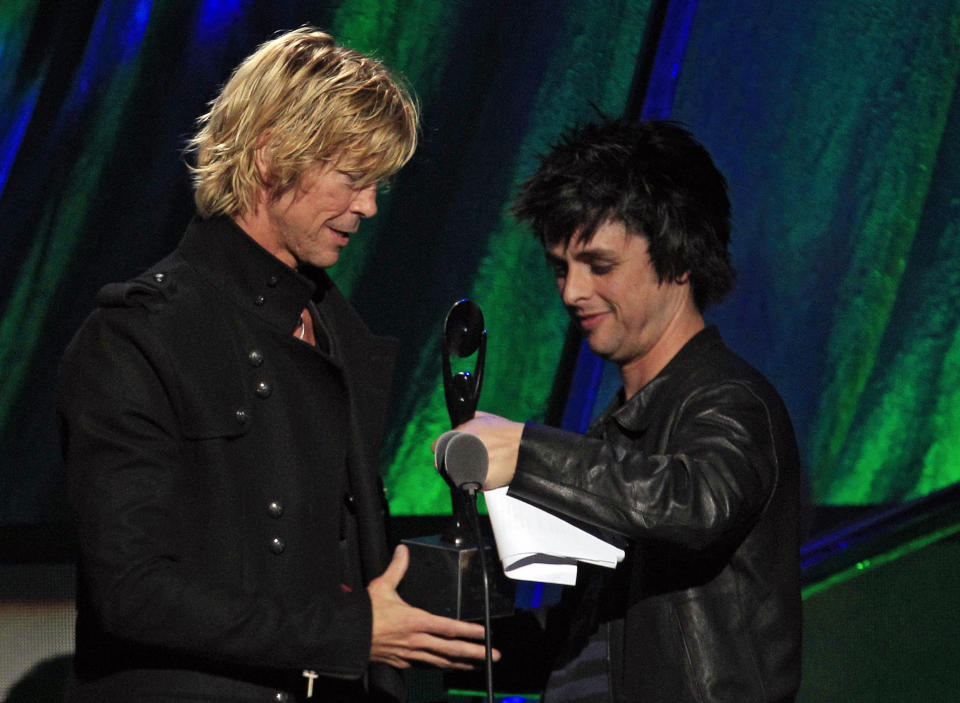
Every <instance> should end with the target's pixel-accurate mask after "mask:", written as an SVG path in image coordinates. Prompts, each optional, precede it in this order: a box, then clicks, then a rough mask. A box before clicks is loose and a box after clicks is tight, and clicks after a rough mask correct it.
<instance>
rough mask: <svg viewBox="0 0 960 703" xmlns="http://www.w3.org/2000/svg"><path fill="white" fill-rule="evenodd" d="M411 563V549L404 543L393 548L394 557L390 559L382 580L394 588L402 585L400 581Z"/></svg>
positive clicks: (381, 576)
mask: <svg viewBox="0 0 960 703" xmlns="http://www.w3.org/2000/svg"><path fill="white" fill-rule="evenodd" d="M409 565H410V551H409V550H408V549H407V547H406V546H405V545H403V544H398V545H397V548H396V549H395V550H393V559H391V560H390V564H389V565H388V566H387V568H386V570H385V571H384V572H383V574H381V575H380V578H381V580H382V581H383V582H384V583H385V584H386V585H388V586H390V587H391V588H393V589H394V590H396V588H397V586H399V585H400V581H402V580H403V576H404V574H406V573H407V567H408V566H409Z"/></svg>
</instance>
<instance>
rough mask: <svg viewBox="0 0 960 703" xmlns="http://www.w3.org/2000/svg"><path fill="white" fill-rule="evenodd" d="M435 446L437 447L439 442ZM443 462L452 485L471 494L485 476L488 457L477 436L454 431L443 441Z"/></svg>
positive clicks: (481, 483) (480, 484)
mask: <svg viewBox="0 0 960 703" xmlns="http://www.w3.org/2000/svg"><path fill="white" fill-rule="evenodd" d="M437 446H438V448H439V446H440V445H439V442H438V444H437ZM443 464H444V467H445V469H446V471H447V475H448V476H449V477H450V480H451V481H452V483H453V485H455V486H456V487H457V488H459V489H460V490H463V491H467V492H468V493H470V494H473V493H474V492H475V491H477V490H479V489H480V487H481V486H483V481H484V479H486V478H487V468H488V467H489V464H490V457H489V456H488V455H487V448H486V446H484V444H483V440H481V439H480V438H479V437H477V436H476V435H473V434H470V433H469V432H456V433H454V436H453V437H451V438H450V439H449V440H448V441H447V442H446V443H445V449H444V454H443Z"/></svg>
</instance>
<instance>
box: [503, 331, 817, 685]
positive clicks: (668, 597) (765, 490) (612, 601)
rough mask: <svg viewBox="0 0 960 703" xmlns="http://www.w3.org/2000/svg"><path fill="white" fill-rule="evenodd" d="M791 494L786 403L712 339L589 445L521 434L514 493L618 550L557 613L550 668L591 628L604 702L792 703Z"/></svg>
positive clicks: (561, 435) (795, 567)
mask: <svg viewBox="0 0 960 703" xmlns="http://www.w3.org/2000/svg"><path fill="white" fill-rule="evenodd" d="M621 393H622V391H621ZM799 485H800V466H799V458H798V455H797V448H796V441H795V439H794V434H793V429H792V426H791V423H790V419H789V417H788V415H787V412H786V410H785V408H784V406H783V403H782V402H781V400H780V398H779V396H778V395H777V393H776V391H775V390H774V389H773V387H772V386H771V385H770V384H769V383H768V382H767V381H766V379H764V378H763V376H761V375H760V374H759V373H758V372H757V371H756V370H755V369H753V368H752V367H751V366H750V365H749V364H747V363H746V362H744V361H743V360H742V359H740V358H739V357H738V356H737V355H735V354H734V353H733V352H731V351H730V350H729V349H727V347H726V346H725V345H724V343H723V341H722V340H721V338H720V335H719V333H718V332H717V330H716V329H715V328H712V327H708V328H707V329H705V330H704V331H702V332H700V333H699V334H698V335H696V336H695V337H694V338H693V339H692V340H690V342H688V343H687V344H686V345H685V346H684V347H683V349H681V351H680V352H679V353H678V354H677V355H676V356H675V357H674V358H673V359H672V360H671V361H670V363H669V364H668V365H667V366H666V367H665V368H664V369H663V371H662V372H661V373H660V374H659V375H658V376H657V377H656V378H655V379H654V380H652V381H651V382H650V383H649V384H647V385H646V386H645V387H644V388H643V389H641V390H640V392H639V393H637V394H636V395H635V396H634V397H633V398H631V399H630V400H629V401H628V402H626V403H625V404H624V403H622V399H618V400H617V401H615V402H614V403H613V404H611V406H610V407H609V408H608V409H607V410H606V411H605V412H604V413H603V414H602V415H601V416H600V417H599V418H598V419H597V420H596V421H595V422H594V423H593V424H592V425H591V427H590V429H589V430H588V432H587V434H586V436H583V435H578V434H574V433H569V432H563V431H560V430H556V429H552V428H548V427H543V426H538V425H533V424H528V425H527V427H526V428H525V430H524V434H523V440H522V443H521V446H520V455H519V461H518V464H517V473H516V476H515V478H514V480H513V482H512V483H511V484H510V493H511V494H512V495H514V496H516V497H519V498H522V499H524V500H527V501H529V502H532V503H535V504H538V505H540V506H542V507H544V508H547V509H549V510H553V511H557V512H559V513H561V514H565V515H568V516H570V517H572V518H575V519H578V520H581V521H583V522H586V523H589V524H592V525H595V526H597V527H600V528H603V529H606V530H610V531H613V532H615V533H618V534H619V535H622V536H624V537H625V538H626V540H627V543H628V547H627V557H626V559H625V561H624V563H623V564H621V565H620V566H619V567H618V568H617V570H616V572H609V570H595V571H588V572H586V577H585V578H583V579H581V583H580V584H578V587H577V589H576V591H574V592H572V593H569V594H567V596H566V597H565V599H564V605H563V608H564V609H566V613H563V612H561V613H560V614H559V615H558V619H559V620H561V621H564V622H565V624H564V626H563V627H562V631H563V633H564V639H565V640H566V642H565V649H562V650H561V651H559V652H557V657H558V659H557V661H556V663H555V666H557V667H559V666H562V665H563V664H564V663H566V661H569V659H571V658H573V657H575V656H576V654H577V653H578V651H579V649H582V647H583V645H584V641H585V638H587V637H590V636H591V635H592V634H595V633H596V632H597V628H598V627H602V628H607V630H606V631H607V632H608V633H609V634H608V636H607V639H608V645H609V648H608V664H609V672H610V678H611V681H610V686H611V690H612V691H613V694H614V700H623V701H643V703H656V702H658V701H662V702H663V703H667V702H669V703H683V702H685V701H698V702H703V701H730V702H736V703H751V702H755V701H756V702H759V701H764V702H767V701H789V700H793V698H794V697H795V695H796V692H797V689H798V688H799V683H800V629H801V626H800V590H799V542H800V518H799ZM602 572H606V573H602ZM548 700H549V697H548Z"/></svg>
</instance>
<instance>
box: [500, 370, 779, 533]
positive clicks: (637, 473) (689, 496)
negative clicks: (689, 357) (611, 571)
mask: <svg viewBox="0 0 960 703" xmlns="http://www.w3.org/2000/svg"><path fill="white" fill-rule="evenodd" d="M641 416H642V417H641V418H640V421H639V422H636V423H634V422H633V421H632V420H631V419H626V420H624V418H622V417H619V416H618V414H617V413H613V414H612V415H608V416H607V417H606V418H601V420H600V421H598V423H596V424H595V426H594V428H592V431H591V432H590V433H589V434H588V435H587V436H584V435H580V434H576V433H571V432H565V431H561V430H557V429H553V428H550V427H544V426H540V425H535V424H528V425H527V426H526V427H525V429H524V433H523V438H522V441H521V445H520V452H519V459H518V462H517V471H516V475H515V477H514V480H513V481H512V482H511V484H510V493H511V495H514V496H516V497H519V498H521V499H524V500H527V501H529V502H531V503H535V504H538V505H540V506H542V507H544V508H546V509H549V510H552V511H555V512H558V513H560V514H564V515H568V516H570V517H572V518H575V519H578V520H582V521H584V522H586V523H588V524H592V525H595V526H597V527H601V528H605V529H608V530H612V531H614V532H616V533H619V534H621V535H624V536H626V537H628V538H631V539H635V540H639V539H655V540H659V541H664V542H671V543H675V544H677V545H679V546H683V547H686V548H691V549H701V548H706V547H709V546H710V545H711V544H713V543H715V542H718V541H725V540H726V539H728V538H729V539H737V537H738V536H739V537H742V534H743V531H744V530H746V529H749V526H750V524H752V522H753V521H754V520H755V519H756V517H757V516H758V515H759V514H760V512H761V511H762V510H763V508H764V505H765V504H766V502H767V501H768V499H769V497H770V495H771V494H772V492H773V488H774V486H775V483H776V481H777V474H778V466H777V456H776V452H775V447H774V440H773V430H772V424H771V420H770V414H769V412H768V409H767V407H766V405H765V403H764V402H763V400H762V399H761V398H760V397H759V396H758V395H757V393H755V392H754V390H753V389H752V388H751V386H750V384H749V383H746V382H741V381H730V382H717V383H713V384H710V385H707V386H702V387H698V388H696V389H694V390H692V391H690V392H688V393H687V394H686V396H685V397H679V398H676V397H674V398H669V399H665V398H661V399H659V400H655V401H654V402H652V403H651V405H650V406H649V407H647V408H645V409H644V411H643V412H642V413H641Z"/></svg>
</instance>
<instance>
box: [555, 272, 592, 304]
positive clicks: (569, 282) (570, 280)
mask: <svg viewBox="0 0 960 703" xmlns="http://www.w3.org/2000/svg"><path fill="white" fill-rule="evenodd" d="M560 297H561V299H562V300H563V304H564V305H576V304H577V303H578V302H580V301H581V300H584V299H586V298H589V297H590V277H589V276H588V275H587V273H586V271H582V270H581V267H580V266H575V265H571V266H569V267H568V268H567V272H566V275H565V276H564V277H563V280H562V281H561V284H560Z"/></svg>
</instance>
